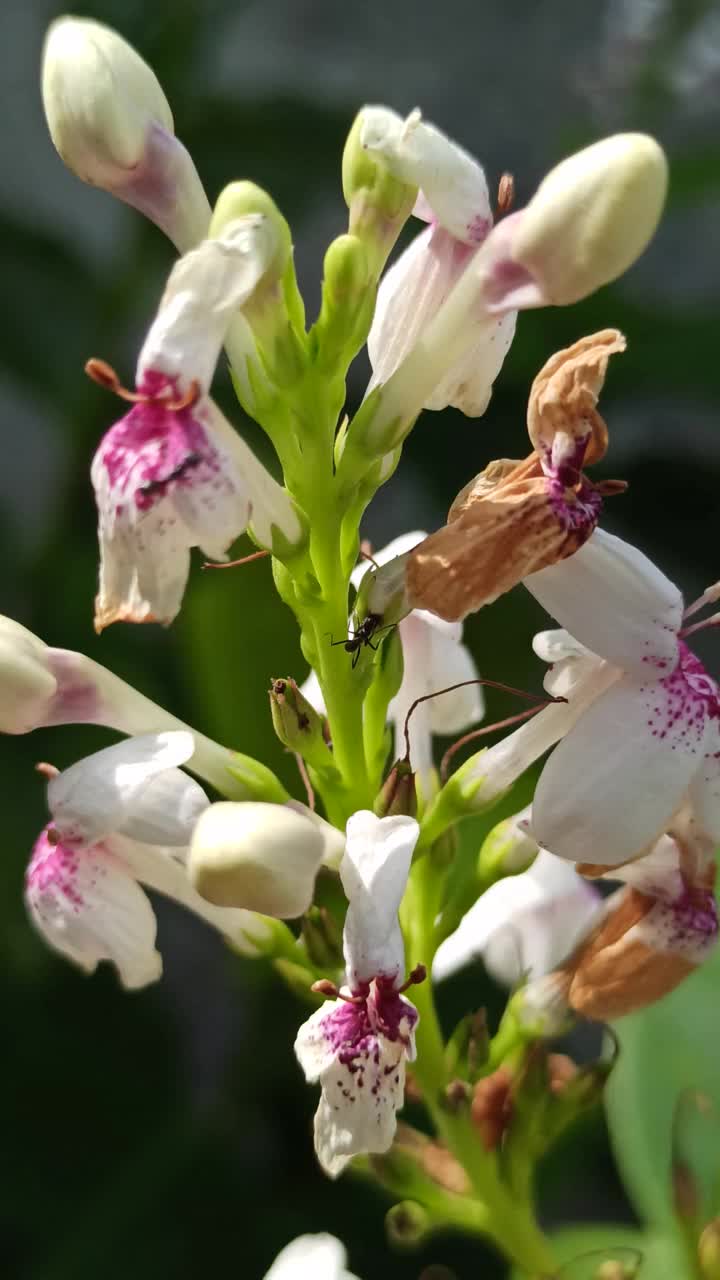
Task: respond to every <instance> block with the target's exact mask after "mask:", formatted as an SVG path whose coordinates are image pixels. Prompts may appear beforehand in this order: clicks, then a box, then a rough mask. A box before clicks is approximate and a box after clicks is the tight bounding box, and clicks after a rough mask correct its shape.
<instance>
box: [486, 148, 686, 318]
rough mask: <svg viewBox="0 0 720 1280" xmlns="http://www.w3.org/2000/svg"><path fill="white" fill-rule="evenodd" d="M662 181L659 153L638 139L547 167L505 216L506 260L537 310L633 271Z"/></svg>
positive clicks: (651, 228)
mask: <svg viewBox="0 0 720 1280" xmlns="http://www.w3.org/2000/svg"><path fill="white" fill-rule="evenodd" d="M667 182H668V167H667V160H666V158H665V154H664V152H663V150H662V148H661V147H660V146H659V145H658V143H657V142H656V141H655V140H654V138H651V137H649V136H648V135H647V134H644V133H619V134H615V135H613V136H612V137H610V138H604V139H603V140H602V141H601V142H596V143H594V144H593V146H591V147H586V148H585V149H584V150H583V151H578V152H577V153H576V154H575V155H573V156H569V157H568V159H567V160H563V161H562V163H561V164H559V165H557V166H556V167H555V168H554V169H552V170H551V171H550V173H549V174H548V175H547V177H546V178H544V179H543V181H542V182H541V183H540V186H539V187H538V189H537V191H536V193H535V195H534V196H533V198H532V200H531V201H530V203H529V205H528V206H527V208H526V209H523V210H522V212H521V213H520V214H517V215H514V216H512V215H511V217H512V222H513V227H512V248H511V253H510V256H511V258H512V260H513V261H514V262H515V263H517V264H518V266H521V267H524V268H525V269H526V270H527V271H528V272H529V273H530V275H531V276H532V278H533V280H534V281H535V282H536V285H537V289H538V296H537V302H536V305H544V304H548V303H552V304H555V305H556V306H565V305H567V304H569V303H572V302H577V301H579V299H580V298H585V297H587V296H588V294H591V293H594V291H595V290H596V289H599V288H601V287H602V285H605V284H609V283H610V281H611V280H615V279H617V277H618V276H620V275H622V273H623V272H624V271H626V270H627V269H628V267H630V266H632V264H633V262H635V259H636V258H639V257H640V254H641V253H642V252H643V250H644V249H645V248H646V247H647V245H648V243H649V241H650V240H651V238H652V236H653V234H654V232H655V229H656V227H657V225H658V222H659V221H660V215H661V213H662V209H663V205H664V203H665V195H666V192H667ZM510 221H511V219H508V220H507V221H506V222H505V223H503V224H502V225H503V227H504V228H507V229H508V230H509V229H510ZM508 301H510V300H509V299H508ZM516 302H517V300H516Z"/></svg>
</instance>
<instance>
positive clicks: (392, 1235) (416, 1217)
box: [385, 1200, 430, 1248]
mask: <svg viewBox="0 0 720 1280" xmlns="http://www.w3.org/2000/svg"><path fill="white" fill-rule="evenodd" d="M385 1230H386V1231H387V1235H388V1239H389V1240H390V1242H391V1244H394V1245H397V1246H399V1247H400V1248H414V1247H415V1246H416V1245H418V1244H420V1242H421V1241H422V1240H423V1239H424V1238H425V1237H426V1236H427V1235H428V1233H429V1231H430V1218H429V1216H428V1213H427V1210H426V1209H424V1208H423V1207H422V1205H420V1204H418V1203H417V1201H415V1200H402V1201H401V1202H400V1204H394V1205H393V1207H392V1209H389V1210H388V1212H387V1213H386V1215H385Z"/></svg>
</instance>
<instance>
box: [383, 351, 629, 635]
mask: <svg viewBox="0 0 720 1280" xmlns="http://www.w3.org/2000/svg"><path fill="white" fill-rule="evenodd" d="M624 349H625V339H624V338H623V337H622V335H621V334H620V333H618V332H617V330H615V329H605V330H603V331H602V332H600V333H596V334H592V335H591V336H590V337H587V338H581V339H580V341H579V342H576V343H574V344H573V346H572V347H569V348H568V349H567V350H565V351H560V352H558V353H557V354H556V355H554V356H553V357H552V358H551V359H550V360H548V362H547V364H546V365H545V366H544V367H543V368H542V369H541V371H540V373H539V374H538V376H537V377H536V379H535V381H534V383H533V385H532V388H531V390H530V399H529V403H528V419H527V421H528V432H529V435H530V440H531V443H532V444H533V446H534V451H533V453H531V454H530V455H529V456H528V457H527V458H525V459H523V460H522V461H521V462H513V461H511V460H509V459H507V458H502V459H499V460H498V461H495V462H491V463H490V465H489V466H488V467H486V468H485V470H484V471H482V472H481V473H480V475H479V476H477V477H476V478H475V480H473V481H471V482H470V484H469V485H466V486H465V488H464V489H463V490H461V492H460V493H459V494H458V496H457V498H456V499H455V501H454V503H453V504H452V506H451V508H450V511H449V513H448V523H447V524H446V525H445V526H444V527H443V528H442V529H439V530H438V531H437V533H433V534H431V536H430V537H429V538H426V539H425V541H424V542H422V543H421V544H420V546H418V547H416V548H415V550H414V551H413V552H412V554H411V555H410V558H409V560H408V567H407V591H408V599H409V601H410V603H411V604H412V605H414V606H420V607H423V608H426V609H429V610H431V612H433V613H436V614H438V615H439V616H440V617H441V618H445V619H446V620H447V621H455V620H457V619H460V618H464V617H465V616H466V615H467V614H468V613H472V612H474V611H475V610H476V609H479V608H481V607H482V606H483V605H485V604H490V603H492V601H493V600H496V599H497V598H498V596H500V595H502V594H504V592H506V591H509V590H510V588H511V587H513V586H515V585H516V583H518V582H520V581H522V579H523V578H525V577H527V576H528V574H531V573H534V572H536V571H537V570H538V569H542V568H544V567H545V566H546V565H550V564H555V563H556V562H557V561H559V560H564V559H565V558H566V557H568V556H572V555H573V554H574V553H575V552H576V551H577V550H578V548H579V547H581V546H582V545H583V543H584V542H585V541H586V540H587V539H588V538H589V537H590V535H591V534H592V532H593V529H594V528H595V526H596V524H597V520H598V517H599V514H600V510H601V507H602V494H603V492H604V488H603V486H602V485H601V486H597V485H594V484H593V483H592V482H591V481H590V480H588V479H587V477H586V476H585V475H584V474H583V467H584V465H585V464H586V463H593V462H597V461H598V460H599V459H600V458H602V457H603V456H604V454H605V451H606V448H607V428H606V426H605V423H604V421H603V419H602V418H601V417H600V414H599V413H598V412H597V409H596V408H595V405H596V403H597V398H598V395H599V393H600V390H601V388H602V385H603V382H604V380H605V373H606V370H607V364H608V360H609V358H610V356H611V355H612V354H613V353H615V352H618V351H624Z"/></svg>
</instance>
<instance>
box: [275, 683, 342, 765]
mask: <svg viewBox="0 0 720 1280" xmlns="http://www.w3.org/2000/svg"><path fill="white" fill-rule="evenodd" d="M270 713H271V715H272V722H273V726H274V729H275V732H276V734H277V736H278V738H279V739H280V741H281V742H282V743H283V745H284V746H286V747H287V748H288V750H289V751H296V752H298V754H299V755H301V756H302V758H303V760H305V761H306V762H307V763H308V764H309V765H311V766H312V768H314V769H316V770H317V771H318V772H319V773H322V774H323V776H325V777H333V778H335V779H336V778H337V777H338V772H337V769H336V767H335V765H334V764H333V760H332V755H331V753H330V751H329V749H328V746H327V743H326V742H325V736H324V722H323V717H322V716H320V715H319V714H318V712H317V711H316V710H315V708H314V707H313V705H312V703H310V702H308V700H307V698H306V697H305V695H304V694H303V693H302V692H301V691H300V689H299V688H298V686H297V684H296V682H295V681H294V680H293V679H292V677H291V676H288V677H287V678H286V679H285V678H281V679H275V680H273V682H272V684H271V686H270Z"/></svg>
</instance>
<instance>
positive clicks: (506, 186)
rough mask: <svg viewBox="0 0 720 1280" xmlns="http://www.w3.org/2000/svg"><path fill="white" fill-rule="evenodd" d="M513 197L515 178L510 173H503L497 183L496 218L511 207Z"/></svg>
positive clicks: (503, 215)
mask: <svg viewBox="0 0 720 1280" xmlns="http://www.w3.org/2000/svg"><path fill="white" fill-rule="evenodd" d="M514 199H515V179H514V178H513V176H512V174H511V173H504V174H503V175H502V177H501V178H500V182H499V183H498V193H497V209H496V215H495V216H496V218H504V217H505V214H506V213H509V212H510V210H511V209H512V207H513V201H514Z"/></svg>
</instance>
